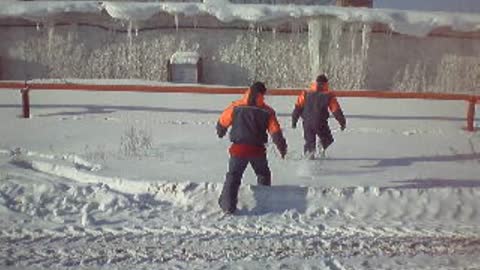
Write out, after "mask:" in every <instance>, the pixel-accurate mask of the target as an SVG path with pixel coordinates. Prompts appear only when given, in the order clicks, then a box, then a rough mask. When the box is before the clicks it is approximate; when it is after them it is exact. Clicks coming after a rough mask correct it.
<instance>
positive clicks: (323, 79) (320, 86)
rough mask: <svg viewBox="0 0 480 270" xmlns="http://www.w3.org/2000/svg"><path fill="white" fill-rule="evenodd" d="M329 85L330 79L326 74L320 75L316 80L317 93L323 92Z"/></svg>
mask: <svg viewBox="0 0 480 270" xmlns="http://www.w3.org/2000/svg"><path fill="white" fill-rule="evenodd" d="M326 85H328V78H327V76H325V74H320V75H318V76H317V78H316V79H315V88H316V90H317V91H323V90H324V89H325V86H326Z"/></svg>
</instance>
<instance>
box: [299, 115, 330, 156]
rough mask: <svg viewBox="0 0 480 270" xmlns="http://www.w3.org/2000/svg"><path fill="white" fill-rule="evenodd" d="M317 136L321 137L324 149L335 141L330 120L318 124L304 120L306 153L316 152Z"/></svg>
mask: <svg viewBox="0 0 480 270" xmlns="http://www.w3.org/2000/svg"><path fill="white" fill-rule="evenodd" d="M317 136H318V138H320V143H321V144H322V147H323V149H327V147H328V146H330V144H332V143H333V136H332V132H331V131H330V127H329V126H328V122H327V121H322V122H320V123H317V124H308V123H305V122H303V138H304V139H305V145H304V147H303V151H304V153H315V151H316V150H317V148H316V144H317Z"/></svg>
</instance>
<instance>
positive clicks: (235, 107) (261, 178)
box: [217, 82, 287, 214]
mask: <svg viewBox="0 0 480 270" xmlns="http://www.w3.org/2000/svg"><path fill="white" fill-rule="evenodd" d="M266 91H267V88H266V87H265V85H264V84H263V83H262V82H255V83H254V84H252V86H250V88H249V89H248V90H247V91H246V92H245V94H244V96H243V98H241V99H239V100H237V101H235V102H233V103H232V104H231V105H230V106H228V107H227V108H226V109H225V110H224V111H223V113H222V114H221V115H220V118H219V119H218V123H217V135H218V137H219V138H222V137H223V136H225V134H226V133H227V130H228V128H229V127H230V126H231V127H232V128H231V130H230V140H231V141H232V145H231V146H230V149H229V152H230V160H229V163H228V172H227V175H226V177H225V183H224V185H223V189H222V194H221V195H220V198H219V199H218V204H219V205H220V208H222V210H223V211H224V212H225V213H230V214H231V213H233V212H235V210H236V209H237V200H238V190H239V188H240V184H241V180H242V176H243V172H244V171H245V168H246V167H247V165H248V164H249V163H250V165H251V166H252V168H253V170H254V172H255V174H256V175H257V182H258V184H259V185H265V186H270V185H271V172H270V168H269V167H268V161H267V153H266V149H265V143H266V142H267V141H268V135H267V132H268V133H269V134H270V136H271V137H272V141H273V143H274V144H275V145H276V146H277V148H278V150H279V152H280V155H281V157H282V158H284V157H285V154H286V153H287V143H286V141H285V138H284V137H283V134H282V130H281V128H280V124H279V123H278V120H277V117H276V115H275V111H274V110H273V109H272V108H271V107H270V106H268V105H267V104H265V102H264V95H265V93H266Z"/></svg>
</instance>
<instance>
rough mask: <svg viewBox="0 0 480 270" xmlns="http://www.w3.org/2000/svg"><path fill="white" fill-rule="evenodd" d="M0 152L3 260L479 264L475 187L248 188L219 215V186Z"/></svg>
mask: <svg viewBox="0 0 480 270" xmlns="http://www.w3.org/2000/svg"><path fill="white" fill-rule="evenodd" d="M0 154H2V156H3V157H4V158H5V157H8V158H10V159H11V160H10V162H9V163H8V164H7V165H6V166H4V168H6V169H7V171H8V175H7V176H5V177H4V178H3V179H2V181H1V182H0V201H1V202H2V203H1V205H2V209H1V211H2V213H6V215H5V216H8V214H11V215H10V217H11V219H10V220H9V221H8V222H5V221H4V222H3V223H2V226H4V227H3V228H2V230H0V243H1V245H0V246H1V248H0V254H3V255H2V256H1V257H0V264H1V265H4V266H8V265H10V266H15V267H36V266H38V265H42V266H43V267H72V266H83V267H88V266H99V265H110V266H111V265H117V266H122V265H137V266H148V265H151V264H156V263H159V262H162V263H164V264H170V263H171V264H175V263H176V262H183V263H187V262H189V261H195V262H198V261H200V262H202V263H201V264H197V265H196V267H199V266H200V265H202V266H206V265H208V264H209V262H213V261H218V260H220V261H221V260H224V261H226V264H228V262H234V261H238V260H251V261H253V262H255V261H256V262H258V261H262V260H269V259H271V258H276V260H277V261H278V262H281V261H282V259H285V260H287V259H288V260H290V259H291V258H301V259H302V260H312V261H313V262H315V263H313V262H312V265H318V264H320V265H322V264H323V268H326V269H344V268H343V267H344V266H348V264H349V263H352V262H350V261H349V260H350V259H347V258H352V257H355V258H359V257H378V256H387V257H397V256H400V257H401V256H418V255H421V254H423V255H428V256H430V259H432V258H435V257H437V256H454V257H455V258H458V257H459V256H460V257H462V256H463V257H465V260H466V261H471V260H472V261H473V258H474V257H475V256H476V255H477V250H478V249H479V248H480V237H479V236H478V235H479V231H480V229H479V228H478V225H477V224H479V223H480V220H479V219H480V215H478V212H477V209H480V202H479V201H478V196H479V195H480V188H476V187H472V188H455V189H452V188H448V189H442V188H438V189H428V190H419V189H395V188H378V187H351V188H333V187H331V188H329V187H323V188H322V187H302V186H290V185H282V186H272V187H261V186H255V185H243V186H242V188H241V190H240V196H239V198H240V202H239V208H240V210H239V212H238V213H237V214H236V215H234V216H224V215H223V214H222V213H221V212H220V210H219V209H218V207H217V204H216V200H217V198H218V195H219V193H220V190H221V184H219V183H190V182H148V181H147V182H138V181H137V182H134V181H129V180H128V179H116V178H108V177H104V176H97V175H95V171H92V170H90V169H89V168H92V167H95V166H94V165H92V164H87V163H86V162H81V163H82V164H84V166H80V167H79V166H78V160H81V159H78V158H75V157H72V156H70V157H69V158H65V156H62V155H58V156H51V155H42V154H40V153H36V152H30V151H27V150H23V151H9V150H2V151H1V153H0ZM2 215H3V214H2ZM442 221H444V222H442ZM22 224H25V225H26V226H22ZM45 228H50V229H45ZM58 247H61V248H58ZM87 247H88V248H87ZM219 247H221V249H220V250H219ZM7 255H8V256H7ZM330 256H334V257H335V258H345V259H344V260H342V262H339V261H337V260H334V259H328V258H329V257H330ZM402 260H404V259H402ZM370 263H371V262H370ZM435 264H436V262H432V265H435ZM477 264H478V263H477ZM285 265H288V263H286V264H285ZM367 265H368V264H367ZM472 265H475V264H472ZM277 266H278V265H276V266H272V267H273V268H275V267H277ZM368 267H369V266H365V268H364V269H368ZM179 269H187V268H179ZM319 269H322V268H319ZM355 269H362V268H361V267H358V265H356V266H355Z"/></svg>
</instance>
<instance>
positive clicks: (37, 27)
mask: <svg viewBox="0 0 480 270" xmlns="http://www.w3.org/2000/svg"><path fill="white" fill-rule="evenodd" d="M36 29H37V31H40V23H38V22H37V26H36Z"/></svg>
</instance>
